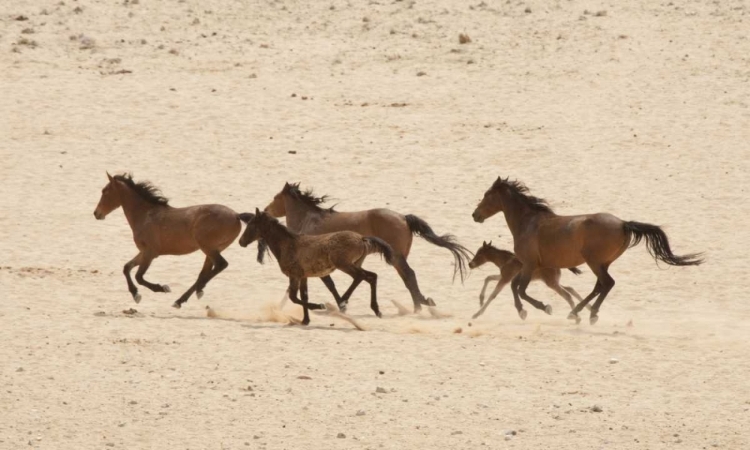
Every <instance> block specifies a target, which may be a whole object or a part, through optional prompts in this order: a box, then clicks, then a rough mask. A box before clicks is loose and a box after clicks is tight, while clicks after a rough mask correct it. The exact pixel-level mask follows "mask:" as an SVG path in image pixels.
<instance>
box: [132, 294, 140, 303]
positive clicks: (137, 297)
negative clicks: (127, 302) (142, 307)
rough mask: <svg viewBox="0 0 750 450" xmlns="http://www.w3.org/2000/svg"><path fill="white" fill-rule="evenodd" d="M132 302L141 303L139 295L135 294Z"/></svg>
mask: <svg viewBox="0 0 750 450" xmlns="http://www.w3.org/2000/svg"><path fill="white" fill-rule="evenodd" d="M133 300H134V301H135V302H136V303H140V302H141V294H135V295H134V296H133Z"/></svg>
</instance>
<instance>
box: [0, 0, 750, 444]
mask: <svg viewBox="0 0 750 450" xmlns="http://www.w3.org/2000/svg"><path fill="white" fill-rule="evenodd" d="M473 4H474V6H473V7H469V6H468V5H465V4H463V2H451V1H447V0H436V1H418V2H408V1H396V2H391V1H377V2H375V1H373V2H369V3H365V2H353V1H352V2H345V1H341V0H333V1H327V2H294V1H287V2H283V1H276V2H257V1H239V0H238V1H217V0H208V1H202V2H199V1H194V0H189V1H173V0H165V1H160V2H156V1H148V0H141V2H140V4H136V5H132V4H131V5H124V4H123V3H122V2H121V1H106V2H104V1H78V2H76V1H68V0H66V2H65V5H59V4H58V3H57V2H53V1H49V0H44V1H38V2H36V1H35V2H29V1H20V0H5V1H3V2H0V68H1V70H0V152H2V153H1V154H0V156H1V158H0V179H1V180H2V181H1V182H0V186H2V195H0V255H2V256H0V266H2V270H0V290H1V292H0V294H1V295H0V298H1V299H2V301H1V302H0V319H2V324H3V325H2V327H0V341H2V344H1V345H0V367H1V368H0V386H1V388H2V389H1V390H0V448H3V449H6V448H8V449H15V448H28V446H29V444H30V445H31V447H34V448H48V449H92V448H110V447H113V448H153V449H167V448H168V449H182V448H190V449H224V448H226V449H229V448H232V449H236V448H248V447H249V448H260V449H282V448H289V449H291V448H326V449H330V448H332V449H349V448H371V449H380V448H391V449H404V448H425V449H427V448H429V449H438V448H441V449H442V448H445V449H455V448H517V449H527V448H528V449H532V448H534V449H537V448H570V449H589V448H592V449H599V448H607V449H623V448H685V449H699V448H713V447H719V448H731V449H740V448H748V447H749V446H750V431H749V430H748V427H747V425H748V423H750V411H749V409H750V384H749V382H748V374H749V373H750V362H749V357H748V348H750V347H749V345H748V338H749V337H750V322H749V320H750V306H749V305H748V294H747V293H748V287H749V286H748V282H747V275H748V270H749V269H750V265H749V264H748V259H747V256H746V255H747V252H748V243H750V232H749V231H748V217H749V214H750V211H748V200H747V198H748V194H749V190H750V176H749V175H748V170H749V169H750V162H749V161H750V158H749V156H750V153H749V151H748V142H749V139H750V109H749V105H750V84H748V80H750V58H749V57H748V55H750V41H749V40H748V30H749V29H750V6H749V5H748V4H747V2H744V1H728V2H708V1H704V2H697V1H689V2H685V1H674V2H665V1H662V2H651V1H645V0H638V1H632V2H614V1H611V2H588V1H560V2H544V1H533V2H526V3H520V2H507V3H506V2H494V1H493V2H487V4H486V5H485V4H484V3H481V4H479V2H473ZM77 6H80V7H81V8H82V11H81V12H80V13H76V12H75V11H74V8H76V7H77ZM527 7H528V8H530V11H531V12H530V13H526V12H524V10H525V9H526V8H527ZM43 10H46V12H47V14H46V15H44V14H42V11H43ZM585 10H588V14H586V13H584V11H585ZM598 11H606V15H598V16H597V15H596V14H595V13H596V12H598ZM20 14H23V15H25V16H27V17H28V20H27V21H16V20H14V18H15V17H16V16H18V15H20ZM196 19H197V21H196ZM194 21H195V22H199V23H194ZM25 28H33V30H34V33H33V34H22V30H23V29H25ZM461 32H466V33H468V34H469V35H470V36H471V38H472V39H473V42H472V43H471V44H468V45H459V44H458V34H459V33H461ZM79 34H83V35H85V36H86V37H87V38H90V39H93V41H94V42H93V44H94V47H93V49H80V47H81V46H82V44H83V45H84V46H85V44H90V42H89V40H88V39H85V38H84V39H81V38H77V39H75V40H71V39H70V38H69V36H71V35H76V36H77V35H79ZM204 36H205V37H204ZM21 38H27V39H30V40H34V41H36V43H37V44H38V46H37V47H36V48H31V47H30V46H29V45H14V44H15V43H17V42H18V41H19V39H21ZM141 39H145V43H142V42H141ZM14 48H18V52H14V51H12V50H13V49H14ZM172 49H174V50H175V53H177V54H176V55H175V54H171V53H169V52H170V50H172ZM470 61H471V62H473V64H469V62H470ZM121 69H126V70H131V71H132V73H131V74H115V75H108V74H109V73H112V72H115V71H118V70H121ZM418 72H425V73H426V75H424V76H417V73H418ZM292 94H296V97H293V96H292ZM302 96H307V97H309V98H308V99H307V100H303V99H302ZM394 103H406V106H403V107H392V106H390V105H392V104H394ZM289 150H294V151H296V152H297V153H296V155H292V154H289V153H288V151H289ZM105 170H109V171H112V172H118V171H123V170H132V171H133V172H134V173H135V175H136V178H137V179H149V180H152V181H153V182H154V183H156V184H157V185H158V186H160V187H161V188H162V189H163V191H164V193H165V194H166V195H167V196H169V197H170V198H171V199H172V203H173V204H174V205H178V206H184V205H189V204H195V203H204V202H219V203H224V204H227V205H229V206H231V207H232V208H235V209H236V210H238V211H247V210H252V208H254V207H256V206H259V207H263V206H264V205H265V204H266V203H267V202H268V201H270V199H271V197H272V196H273V194H275V193H276V192H277V191H278V190H280V189H281V187H282V185H283V183H284V181H287V180H288V181H301V182H302V183H303V186H308V187H314V188H315V189H316V190H317V192H319V193H321V194H322V193H327V194H331V195H333V196H334V197H335V198H336V199H338V201H339V202H340V205H339V208H340V209H342V210H347V209H362V208H370V207H378V206H389V207H391V208H393V209H395V210H397V211H399V212H402V213H405V214H406V213H413V214H417V215H419V216H421V217H423V218H424V219H426V220H427V221H428V222H429V223H430V224H431V225H432V226H433V227H434V228H435V229H436V230H437V231H438V232H452V233H455V234H456V235H457V236H458V237H459V238H460V240H461V241H462V242H463V243H464V244H466V245H467V246H468V247H470V248H471V249H472V250H474V249H476V247H477V246H478V245H479V244H480V243H481V242H482V240H483V239H492V240H493V241H494V242H495V243H496V244H498V245H501V246H503V247H506V248H510V246H511V240H510V234H509V232H508V231H507V227H506V225H505V222H504V220H503V218H502V217H496V218H494V219H492V220H489V221H487V222H485V223H484V224H483V225H479V224H475V223H474V222H473V221H472V220H471V217H470V214H471V212H472V210H473V208H474V207H475V205H476V202H477V201H478V200H479V199H480V198H481V195H482V193H483V192H484V191H485V189H487V187H488V186H489V185H490V184H491V183H492V181H493V180H494V179H495V177H497V176H498V175H503V176H506V175H510V176H511V177H514V178H519V179H521V180H523V181H524V182H526V183H527V184H528V185H529V186H530V188H531V189H532V192H533V193H534V194H536V195H538V196H542V197H545V198H548V199H549V200H550V201H551V203H552V205H553V207H554V208H556V210H557V211H558V212H560V213H568V214H573V213H583V212H595V211H609V212H612V213H614V214H616V215H618V216H620V217H622V218H624V219H627V220H639V221H645V222H651V223H656V224H661V225H665V226H666V230H667V231H668V233H669V236H670V238H671V240H672V243H673V246H674V248H675V251H677V252H678V253H684V252H692V251H706V252H707V255H708V263H707V264H706V265H705V266H702V267H700V268H664V267H662V268H661V269H660V268H657V267H656V266H655V264H654V262H653V260H651V259H650V257H649V255H648V253H647V252H646V249H645V248H643V247H642V246H641V247H639V248H637V249H634V250H631V251H629V252H628V253H626V254H625V255H624V256H623V257H622V258H621V259H620V260H619V261H618V262H617V263H616V264H615V265H614V266H613V267H612V274H613V276H614V277H615V279H616V280H617V286H616V287H615V289H614V291H613V292H612V294H611V295H610V297H609V298H608V299H607V301H606V302H605V303H604V305H603V307H602V311H601V320H600V322H599V324H597V325H596V326H595V327H591V326H589V325H588V324H587V320H585V321H584V322H583V323H582V324H581V325H580V326H574V325H571V324H570V323H568V321H566V320H565V309H566V308H565V304H564V302H563V301H562V300H561V299H559V298H557V297H556V296H554V294H553V293H552V292H551V291H548V290H546V289H545V288H542V287H541V286H538V285H533V286H532V289H531V292H532V293H533V295H536V296H538V297H539V298H542V299H543V300H545V301H548V302H552V304H553V305H554V306H555V314H554V315H553V316H546V315H544V314H543V313H541V312H539V311H536V310H529V317H528V319H527V320H526V321H525V322H523V321H521V320H520V319H519V318H518V317H517V315H516V314H515V310H514V309H513V306H512V301H511V299H510V293H509V292H504V293H502V294H501V296H500V298H498V299H497V300H496V302H495V304H494V305H493V306H492V307H491V308H490V309H489V310H488V312H487V314H486V315H485V316H483V317H482V318H481V319H480V320H477V321H474V325H473V327H471V328H469V327H468V326H467V322H468V318H469V317H470V316H471V314H472V313H473V312H474V311H475V309H476V308H477V306H478V305H477V294H478V291H479V288H480V286H481V282H482V279H483V278H484V276H487V275H490V274H494V273H495V270H494V269H490V268H483V269H481V270H478V271H476V272H477V273H474V274H473V276H472V277H471V278H470V279H469V280H467V282H466V283H465V285H461V284H460V283H456V284H451V280H450V272H451V267H452V266H451V258H450V256H449V254H448V253H447V252H446V251H444V250H442V249H439V248H437V247H433V246H430V245H429V244H427V243H426V242H424V241H422V240H416V241H415V245H414V248H413V252H412V256H411V258H410V261H411V263H412V265H413V267H414V268H415V270H416V271H417V274H418V276H419V281H420V284H421V286H422V288H423V290H424V292H425V293H426V294H427V295H429V296H432V297H434V298H435V300H436V301H437V302H438V305H439V307H440V310H441V311H442V312H443V313H447V314H451V315H452V318H448V319H440V320H436V319H431V318H429V317H428V315H427V314H426V313H424V314H423V315H422V316H407V317H396V316H395V315H396V309H395V308H394V307H393V305H392V304H391V303H390V301H389V300H390V299H394V300H397V301H399V302H401V303H403V304H406V305H409V304H410V300H409V296H408V293H407V292H406V290H405V288H404V287H403V286H402V285H401V282H400V280H399V279H398V278H397V276H396V275H395V272H393V271H392V269H390V268H387V267H386V266H385V265H384V264H383V263H382V262H380V261H377V260H376V259H375V258H372V260H371V261H368V263H367V266H368V267H371V268H373V269H374V270H376V271H378V272H379V273H380V275H381V277H380V291H379V293H380V299H381V305H382V307H383V309H384V311H385V313H386V317H385V318H383V319H382V320H378V319H375V318H374V317H373V316H372V315H371V313H370V310H369V308H368V305H367V303H368V302H367V298H368V291H367V289H361V290H359V291H358V292H357V293H356V295H355V298H354V300H353V306H352V308H351V311H352V313H353V315H354V316H355V317H357V318H358V319H359V320H361V322H363V323H364V324H365V325H366V326H367V327H369V328H370V331H367V332H355V331H351V327H350V326H349V325H346V324H343V323H342V322H341V321H338V320H333V319H330V318H325V317H320V316H314V317H313V324H312V326H310V327H309V328H308V329H301V328H299V327H287V326H284V325H282V324H279V323H275V322H273V321H271V320H270V319H271V318H272V314H271V313H269V309H270V305H272V304H274V303H275V302H278V300H279V299H280V297H281V294H282V292H283V290H284V287H285V283H286V281H285V278H284V277H283V276H282V275H281V274H280V272H279V271H278V269H277V267H276V266H275V265H266V266H259V265H257V264H256V263H255V261H254V256H255V246H253V247H252V248H251V249H242V248H240V247H239V246H236V245H235V246H232V247H231V248H229V249H228V250H227V251H226V253H225V256H226V257H227V259H228V260H229V262H230V266H229V268H228V269H227V270H226V272H225V273H223V274H221V275H220V276H219V277H218V278H217V279H216V280H215V281H213V282H212V283H211V284H210V285H209V286H208V289H207V290H206V296H205V297H204V298H203V299H202V300H200V301H199V300H196V299H195V298H193V299H191V300H190V301H189V302H188V303H187V304H186V305H185V308H184V309H182V310H180V311H175V310H173V309H172V308H171V307H170V305H171V303H172V302H173V301H174V299H175V298H176V297H177V295H179V293H180V292H182V291H183V290H184V289H186V288H187V286H189V285H190V284H191V283H192V282H193V281H194V279H195V277H196V275H197V273H198V270H199V268H200V264H201V262H200V261H201V255H199V254H194V255H191V256H189V257H182V258H170V257H164V258H161V259H159V260H157V261H156V262H155V263H154V265H153V266H152V268H151V270H150V271H149V277H148V278H149V279H151V280H152V281H155V282H160V283H168V284H170V285H171V287H172V289H173V291H174V292H173V293H172V294H167V295H162V294H154V293H151V292H149V291H147V290H145V289H141V292H142V293H143V295H144V300H143V302H142V303H141V304H140V305H138V306H137V308H138V310H139V311H140V312H141V313H142V314H143V317H139V318H127V317H125V316H124V315H123V314H122V313H121V312H120V311H121V310H123V309H125V308H129V307H131V306H135V305H134V304H133V302H132V300H131V299H130V296H129V294H128V293H127V290H126V287H125V281H124V279H123V276H122V273H121V270H122V265H123V264H124V263H125V262H126V261H127V260H129V259H130V258H131V257H132V256H133V255H134V254H135V247H134V246H133V244H132V241H131V239H130V230H129V228H128V226H127V224H126V222H125V220H124V218H123V215H122V212H121V211H117V212H115V213H113V214H112V215H111V216H110V217H109V218H108V219H107V220H106V221H104V222H96V221H95V220H94V218H93V216H92V212H93V210H94V207H95V205H96V202H97V201H98V199H99V192H100V189H101V188H102V187H103V186H104V184H105V182H106V179H105V176H104V171H105ZM498 236H501V237H498ZM335 278H336V279H337V280H339V284H340V285H342V284H343V283H345V282H348V281H345V280H346V277H343V276H340V275H337V276H336V277H335ZM563 281H564V282H565V283H566V284H572V285H573V286H575V287H576V288H577V289H578V290H579V291H580V292H582V293H586V292H588V291H589V290H590V289H591V286H592V285H593V277H592V276H591V273H590V271H589V270H588V269H585V274H584V275H582V276H580V277H578V278H575V277H573V276H572V275H570V274H566V275H564V280H563ZM311 294H312V295H313V297H314V298H315V299H323V300H327V299H328V298H329V297H328V294H327V292H326V291H325V289H324V287H323V285H322V284H321V283H320V282H317V281H313V282H311ZM207 304H210V305H211V306H212V307H214V308H215V309H216V310H217V311H218V312H219V313H221V314H223V315H225V316H228V317H233V318H235V319H236V320H211V319H207V318H206V317H205V310H204V308H205V306H206V305H207ZM100 311H103V312H104V313H106V315H105V316H103V317H101V316H95V315H94V314H95V313H97V312H100ZM287 312H290V313H295V310H293V309H291V308H288V309H287ZM631 319H632V320H633V322H634V327H632V328H628V327H626V326H625V324H626V323H627V322H628V321H629V320H631ZM330 323H335V327H330V326H329V324H330ZM457 327H462V328H463V333H462V334H454V333H453V330H454V329H455V328H457ZM610 358H617V359H619V363H618V364H610V363H609V361H610ZM380 371H382V372H384V373H383V374H380ZM303 375H304V376H308V377H310V378H312V379H311V380H305V379H299V378H298V377H299V376H303ZM248 387H251V388H252V391H248V390H247V388H248ZM377 387H382V388H385V389H386V390H387V391H388V392H389V393H387V394H376V393H375V390H376V388H377ZM391 391H393V392H391ZM595 404H596V405H599V406H601V408H602V409H603V411H602V412H600V413H594V412H590V410H589V408H590V407H591V406H593V405H595ZM358 410H362V411H363V412H364V415H359V416H358V415H357V411H358ZM506 430H516V431H517V432H518V434H517V436H515V437H514V438H512V439H510V440H507V441H506V440H505V439H504V432H505V431H506ZM338 433H344V434H345V435H346V438H344V439H339V438H337V434H338ZM712 446H713V447H712Z"/></svg>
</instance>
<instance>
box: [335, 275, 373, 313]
mask: <svg viewBox="0 0 750 450" xmlns="http://www.w3.org/2000/svg"><path fill="white" fill-rule="evenodd" d="M336 268H337V269H339V270H340V271H342V272H344V273H345V274H347V275H349V276H350V277H352V278H353V279H354V281H352V285H351V286H349V289H348V290H347V291H346V292H345V293H344V296H343V297H342V298H341V301H342V302H348V301H349V297H350V296H351V295H352V293H353V292H354V290H355V289H357V286H359V284H360V283H361V282H362V281H363V280H367V282H368V283H370V286H371V289H370V308H372V310H373V311H374V312H375V315H376V316H378V317H383V315H382V314H381V313H380V309H379V308H378V303H377V300H376V296H375V287H374V286H375V285H374V284H373V283H372V282H371V281H370V280H372V279H373V277H372V276H370V275H368V274H372V275H374V280H376V281H377V275H376V274H375V273H374V272H368V271H367V270H364V269H362V268H361V267H357V265H356V263H355V264H347V265H341V266H336ZM368 277H369V278H368Z"/></svg>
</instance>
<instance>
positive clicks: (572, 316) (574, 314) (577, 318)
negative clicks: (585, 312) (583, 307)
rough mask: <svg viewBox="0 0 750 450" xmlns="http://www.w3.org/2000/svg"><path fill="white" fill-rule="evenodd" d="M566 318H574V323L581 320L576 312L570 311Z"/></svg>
mask: <svg viewBox="0 0 750 450" xmlns="http://www.w3.org/2000/svg"><path fill="white" fill-rule="evenodd" d="M568 320H575V321H576V323H578V322H580V321H581V318H580V317H578V314H576V313H574V312H571V313H570V314H568Z"/></svg>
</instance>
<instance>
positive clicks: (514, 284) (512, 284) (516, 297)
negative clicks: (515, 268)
mask: <svg viewBox="0 0 750 450" xmlns="http://www.w3.org/2000/svg"><path fill="white" fill-rule="evenodd" d="M520 280H521V276H520V275H517V276H516V277H515V278H513V280H512V281H511V282H510V290H511V292H513V304H514V305H515V307H516V311H518V316H519V317H520V318H521V319H522V320H526V315H527V314H528V313H527V312H526V310H525V309H523V305H522V304H521V296H520V295H518V282H519V281H520Z"/></svg>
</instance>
